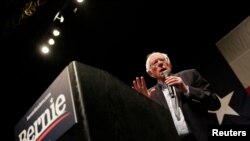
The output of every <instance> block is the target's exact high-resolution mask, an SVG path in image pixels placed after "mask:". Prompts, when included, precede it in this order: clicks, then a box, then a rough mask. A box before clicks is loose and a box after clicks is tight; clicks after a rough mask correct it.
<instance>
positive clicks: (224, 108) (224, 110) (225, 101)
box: [208, 91, 239, 125]
mask: <svg viewBox="0 0 250 141" xmlns="http://www.w3.org/2000/svg"><path fill="white" fill-rule="evenodd" d="M233 93H234V91H232V92H230V93H229V94H227V95H226V96H225V97H223V98H220V97H219V96H218V95H217V97H218V98H219V100H220V103H221V107H220V109H219V110H217V111H208V112H209V113H216V116H217V120H218V122H219V124H220V125H221V123H222V121H223V118H224V115H225V114H227V115H236V116H239V114H238V113H237V112H235V111H234V109H232V108H231V107H230V106H229V102H230V100H231V98H232V95H233Z"/></svg>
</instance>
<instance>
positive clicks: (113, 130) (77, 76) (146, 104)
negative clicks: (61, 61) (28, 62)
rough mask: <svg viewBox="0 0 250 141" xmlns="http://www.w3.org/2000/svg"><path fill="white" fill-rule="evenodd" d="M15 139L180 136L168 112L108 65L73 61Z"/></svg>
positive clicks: (156, 140) (123, 140)
mask: <svg viewBox="0 0 250 141" xmlns="http://www.w3.org/2000/svg"><path fill="white" fill-rule="evenodd" d="M15 140H16V141H55V140H58V141H179V138H178V135H177V132H176V129H175V128H174V124H173V122H172V119H171V115H170V114H169V112H166V109H165V108H163V107H162V106H160V105H158V104H156V103H154V102H153V101H152V100H150V99H149V98H147V97H145V96H143V95H140V94H138V93H137V92H135V91H134V90H133V89H131V86H128V85H126V84H125V83H123V82H122V81H121V80H119V79H118V78H116V77H114V76H112V75H111V74H110V73H108V72H107V71H105V70H101V69H98V68H95V67H92V66H89V65H85V64H82V63H80V62H77V61H72V62H71V63H70V64H69V65H68V66H66V67H65V69H64V70H63V71H62V72H61V73H60V74H59V75H58V77H57V78H56V79H55V80H54V81H53V82H52V83H51V85H50V86H49V87H48V88H47V89H46V90H45V92H44V93H43V94H42V95H41V96H40V98H39V99H38V100H37V101H36V102H35V103H34V105H33V106H31V108H30V109H29V110H28V111H27V113H26V114H25V115H24V116H23V117H22V119H20V121H19V122H18V123H17V125H16V126H15Z"/></svg>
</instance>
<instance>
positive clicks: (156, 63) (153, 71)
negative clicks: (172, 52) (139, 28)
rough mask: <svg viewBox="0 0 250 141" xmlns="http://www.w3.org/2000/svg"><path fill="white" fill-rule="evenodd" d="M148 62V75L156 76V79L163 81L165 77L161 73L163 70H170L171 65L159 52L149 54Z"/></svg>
mask: <svg viewBox="0 0 250 141" xmlns="http://www.w3.org/2000/svg"><path fill="white" fill-rule="evenodd" d="M149 63H150V71H149V75H150V76H152V77H154V78H156V79H157V80H162V81H163V80H164V79H165V76H164V74H163V72H164V71H166V70H168V71H169V72H171V68H172V65H171V64H170V63H169V61H168V60H166V58H165V57H164V56H163V55H162V54H160V53H155V54H152V55H151V56H149Z"/></svg>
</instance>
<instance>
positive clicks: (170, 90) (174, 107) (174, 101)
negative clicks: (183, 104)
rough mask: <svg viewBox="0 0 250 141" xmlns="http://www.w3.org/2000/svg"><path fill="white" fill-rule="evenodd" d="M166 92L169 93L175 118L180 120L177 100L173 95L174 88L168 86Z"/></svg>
mask: <svg viewBox="0 0 250 141" xmlns="http://www.w3.org/2000/svg"><path fill="white" fill-rule="evenodd" d="M168 92H169V94H170V97H171V102H172V106H173V109H174V113H175V116H176V118H177V120H180V111H179V104H178V98H177V96H176V94H175V90H174V87H171V86H168Z"/></svg>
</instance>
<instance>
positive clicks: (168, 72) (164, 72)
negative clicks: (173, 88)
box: [162, 70, 170, 78]
mask: <svg viewBox="0 0 250 141" xmlns="http://www.w3.org/2000/svg"><path fill="white" fill-rule="evenodd" d="M162 73H163V75H164V77H165V78H167V77H168V76H169V75H170V71H169V70H165V71H163V72H162Z"/></svg>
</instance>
